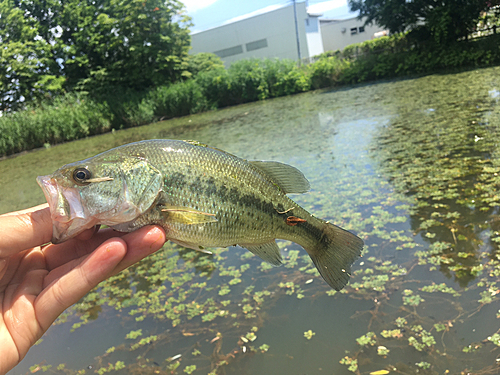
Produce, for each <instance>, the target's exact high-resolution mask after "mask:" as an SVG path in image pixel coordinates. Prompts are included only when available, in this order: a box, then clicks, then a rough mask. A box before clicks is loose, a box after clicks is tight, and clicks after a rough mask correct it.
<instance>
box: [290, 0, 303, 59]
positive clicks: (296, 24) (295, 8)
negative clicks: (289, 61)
mask: <svg viewBox="0 0 500 375" xmlns="http://www.w3.org/2000/svg"><path fill="white" fill-rule="evenodd" d="M292 1H293V15H294V17H295V36H296V38H297V55H298V56H299V65H300V63H301V61H302V56H301V55H300V41H299V24H298V22H297V6H296V2H297V0H292Z"/></svg>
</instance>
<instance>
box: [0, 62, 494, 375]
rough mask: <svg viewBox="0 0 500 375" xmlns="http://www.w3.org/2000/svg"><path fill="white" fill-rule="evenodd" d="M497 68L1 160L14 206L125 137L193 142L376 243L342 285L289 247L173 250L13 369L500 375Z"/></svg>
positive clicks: (102, 291)
mask: <svg viewBox="0 0 500 375" xmlns="http://www.w3.org/2000/svg"><path fill="white" fill-rule="evenodd" d="M498 77H500V68H488V69H482V70H476V71H469V72H465V73H460V74H448V75H433V76H427V77H422V78H418V79H411V80H401V81H391V82H382V83H376V84H371V85H364V86H356V87H348V88H344V89H341V90H337V91H318V92H313V93H307V94H303V95H297V96H293V97H287V98H281V99H276V100H269V101H264V102H258V103H253V104H249V105H242V106H238V107H233V108H228V109H224V110H220V111H215V112H210V113H205V114H201V115H196V116H189V117H184V118H180V119H175V120H171V121H166V122H161V123H156V124H153V125H150V126H144V127H140V128H134V129H129V130H123V131H116V132H114V133H110V134H106V135H102V136H98V137H93V138H89V139H85V140H81V141H76V142H71V143H67V144H63V145H59V146H55V147H50V148H47V149H43V150H37V151H35V152H30V153H26V154H24V155H20V156H17V157H14V158H10V159H5V160H3V161H1V162H0V172H1V173H0V186H1V187H2V195H1V196H0V213H4V212H8V211H11V210H15V209H21V208H25V207H28V206H31V205H35V204H38V203H42V202H43V201H44V198H43V194H42V191H41V190H40V189H39V188H38V186H37V184H36V182H35V177H36V176H37V175H44V174H48V173H51V172H52V171H54V170H55V169H56V168H58V167H59V166H61V165H62V164H65V163H68V162H71V161H75V160H79V159H83V158H86V157H89V156H92V155H94V154H96V153H98V152H101V151H104V150H107V149H109V148H111V147H115V146H118V145H121V144H124V143H128V142H132V141H136V140H141V139H152V138H170V139H192V140H197V141H200V142H203V143H206V144H209V145H211V146H214V147H217V148H220V149H223V150H226V151H228V152H230V153H233V154H236V155H238V156H240V157H243V158H246V159H258V160H277V161H281V162H285V163H289V164H292V165H294V166H296V167H297V168H299V169H300V170H301V171H302V172H303V173H304V174H305V175H306V177H308V179H309V181H310V183H311V187H312V188H311V191H310V192H308V193H306V194H301V195H293V196H292V198H293V199H294V200H295V201H296V202H297V203H299V204H300V205H302V206H303V207H304V208H306V209H308V210H309V211H310V212H312V213H313V214H314V215H316V216H318V217H320V218H323V219H325V220H329V221H331V222H332V223H335V224H337V225H339V226H341V227H343V228H345V229H347V230H350V231H352V232H354V233H356V234H357V235H358V236H360V237H361V238H363V239H364V241H365V250H364V253H363V257H362V258H360V259H359V261H357V262H356V263H355V264H354V266H353V275H352V278H351V280H350V283H349V284H348V285H347V287H346V288H345V289H343V290H342V291H340V292H335V291H333V290H332V289H331V288H329V287H328V285H327V284H326V283H325V282H324V281H323V280H322V279H321V277H320V276H319V274H318V273H317V271H316V269H315V268H314V266H313V265H312V263H311V261H310V260H309V257H308V256H307V254H306V252H305V251H304V250H302V248H300V247H299V246H298V245H296V244H294V243H291V242H287V241H279V246H280V248H281V251H282V254H283V257H284V266H282V267H278V268H273V267H270V266H269V265H268V264H266V263H263V262H262V260H261V259H260V258H258V257H256V256H254V255H253V254H252V253H250V252H249V251H246V250H245V249H242V248H239V247H231V248H229V249H215V250H214V252H213V255H208V254H203V253H200V252H196V251H192V250H186V249H183V248H181V247H178V246H177V245H173V244H171V243H168V244H167V245H166V246H165V247H164V248H163V249H162V250H161V251H159V252H158V253H156V254H154V255H152V256H150V257H149V258H147V259H145V260H143V261H142V262H141V263H139V264H137V265H135V266H133V267H131V268H129V269H128V270H126V271H124V272H122V273H121V274H119V275H117V276H115V277H113V278H112V279H110V280H108V281H106V282H104V283H102V284H101V285H100V287H99V288H97V289H96V290H94V291H93V292H91V293H89V294H88V295H87V296H86V297H85V298H83V299H82V300H81V301H80V302H79V303H78V304H77V305H75V306H74V307H72V308H70V309H68V310H67V311H66V312H65V313H64V315H63V316H61V317H60V318H59V319H58V320H57V321H56V323H55V324H54V326H53V327H51V329H50V330H49V331H48V332H47V333H46V334H45V335H44V337H43V338H42V340H41V341H40V342H39V343H38V344H37V345H36V346H35V347H33V348H32V349H31V351H30V352H29V353H28V355H27V357H26V358H25V359H24V360H23V361H22V363H21V364H20V365H19V366H18V367H17V368H15V369H14V370H12V371H11V372H10V373H9V374H24V373H28V372H32V373H35V372H38V373H42V372H46V373H60V374H76V373H78V374H83V373H86V374H93V373H98V374H104V373H108V372H109V373H115V372H117V373H122V374H125V373H127V374H191V373H192V374H209V373H210V374H227V375H229V374H243V375H244V374H249V375H250V374H290V375H295V374H296V375H299V374H301V375H302V374H346V373H349V372H352V373H356V374H370V373H375V374H387V373H394V374H416V373H419V374H447V373H450V374H458V373H461V372H463V373H464V374H465V373H474V374H491V373H497V372H498V371H500V369H499V367H498V366H499V362H500V331H499V327H500V325H499V323H500V320H499V319H500V309H499V308H500V305H499V304H498V300H499V297H500V279H499V277H500V252H499V243H500V216H499V213H500V212H499V207H500V192H499V184H500V146H499V139H500V105H499V99H500V85H499V83H500V82H499V80H498Z"/></svg>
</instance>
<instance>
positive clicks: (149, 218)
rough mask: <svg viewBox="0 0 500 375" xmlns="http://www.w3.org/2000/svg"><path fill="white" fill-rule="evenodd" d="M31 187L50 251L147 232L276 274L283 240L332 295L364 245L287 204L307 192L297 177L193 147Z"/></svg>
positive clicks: (128, 156) (138, 148) (149, 148)
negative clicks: (99, 228)
mask: <svg viewBox="0 0 500 375" xmlns="http://www.w3.org/2000/svg"><path fill="white" fill-rule="evenodd" d="M37 182H38V184H39V185H40V187H41V188H42V190H43V192H44V195H45V198H46V199H47V202H48V204H49V208H50V213H51V219H52V224H53V236H52V243H54V244H57V243H61V242H64V241H66V240H68V239H70V238H73V237H75V236H77V235H78V234H80V233H81V232H83V231H84V230H86V229H89V228H92V227H94V226H96V225H98V224H102V225H107V226H109V227H111V228H114V229H115V230H117V231H121V232H132V231H134V230H136V229H139V228H141V227H143V226H145V225H150V224H154V225H160V226H162V227H163V228H165V231H166V233H167V239H168V240H170V241H173V242H174V243H177V244H178V245H180V246H184V247H187V248H191V249H195V250H199V251H206V248H214V247H215V248H217V247H229V246H236V245H239V246H241V247H244V248H246V249H248V250H249V251H251V252H252V253H254V254H256V255H258V256H259V257H260V258H262V259H263V260H264V261H266V262H269V263H270V264H272V265H273V266H279V265H281V264H282V262H283V259H282V256H281V253H280V250H279V247H278V245H277V244H276V239H284V240H289V241H292V242H295V243H297V244H299V245H300V246H302V247H303V248H304V249H305V250H306V251H307V253H308V254H309V256H310V257H311V259H312V261H313V263H314V264H315V266H316V268H317V269H318V271H319V273H320V274H321V276H322V277H323V279H324V280H325V281H326V282H327V283H328V285H330V286H331V287H332V288H334V289H335V290H340V289H342V288H343V287H344V286H345V285H346V284H347V282H348V280H349V277H350V274H351V265H352V264H353V263H354V261H355V260H356V259H357V258H358V257H359V256H360V254H361V251H362V249H363V245H364V244H363V240H361V239H360V238H359V237H357V236H356V235H354V234H352V233H351V232H349V231H346V230H344V229H342V228H340V227H338V226H336V225H334V224H331V223H329V222H326V221H324V220H322V219H319V218H316V217H315V216H313V215H311V214H310V213H309V212H307V211H306V210H305V209H304V208H302V207H300V206H299V205H298V204H297V203H295V202H294V201H293V200H292V199H290V198H289V197H288V194H292V193H296V194H299V193H305V192H307V191H309V189H310V184H309V181H308V180H307V179H306V177H305V176H304V175H303V174H302V172H300V171H299V170H298V169H297V168H295V167H293V166H291V165H288V164H284V163H281V162H277V161H260V160H257V161H248V160H245V159H242V158H239V157H237V156H235V155H232V154H230V153H228V152H225V151H223V150H220V149H217V148H215V147H210V146H208V145H205V144H203V143H200V142H196V141H181V140H169V139H156V140H144V141H139V142H134V143H130V144H126V145H123V146H119V147H116V148H113V149H111V150H108V151H105V152H103V153H101V154H98V155H96V156H93V157H90V158H88V159H85V160H81V161H77V162H74V163H70V164H67V165H64V166H63V167H61V168H59V169H58V170H56V171H55V172H54V173H53V174H50V175H46V176H39V177H37Z"/></svg>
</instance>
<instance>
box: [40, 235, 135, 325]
mask: <svg viewBox="0 0 500 375" xmlns="http://www.w3.org/2000/svg"><path fill="white" fill-rule="evenodd" d="M126 253H127V244H126V243H125V241H123V240H122V239H120V238H112V239H110V240H108V241H106V242H104V243H103V244H102V245H101V246H99V248H97V249H96V250H95V251H94V252H93V253H91V254H90V255H88V256H87V257H84V258H82V259H80V260H78V259H75V260H74V261H72V262H70V263H68V264H67V268H71V269H70V270H69V271H68V272H66V273H64V274H63V275H59V276H60V277H58V278H56V279H55V280H53V281H52V282H50V284H49V285H48V286H47V287H45V288H44V290H43V291H42V292H41V293H40V294H39V296H38V298H37V299H36V300H35V311H36V315H37V317H38V321H39V324H40V326H41V327H42V329H43V330H47V329H48V328H49V327H50V325H51V324H52V322H53V321H54V320H55V319H56V318H57V317H58V316H59V315H60V314H61V313H62V312H63V311H64V310H65V309H67V308H68V307H69V306H71V305H72V304H74V303H76V302H77V301H78V300H79V299H80V298H82V297H83V296H84V295H85V294H86V293H88V292H89V291H90V290H92V289H93V288H94V287H95V286H96V285H97V284H99V282H101V281H102V280H104V279H105V278H106V277H108V276H109V275H110V274H111V273H112V272H113V270H114V269H115V268H116V266H117V265H118V264H119V263H120V261H121V260H122V259H123V258H124V257H125V254H126ZM63 267H65V266H63ZM65 268H66V267H65ZM58 271H59V270H58V269H56V270H55V271H53V272H55V273H59V272H58ZM51 277H53V275H52V272H51V273H49V275H47V277H46V280H45V281H44V284H47V280H49V279H50V278H51Z"/></svg>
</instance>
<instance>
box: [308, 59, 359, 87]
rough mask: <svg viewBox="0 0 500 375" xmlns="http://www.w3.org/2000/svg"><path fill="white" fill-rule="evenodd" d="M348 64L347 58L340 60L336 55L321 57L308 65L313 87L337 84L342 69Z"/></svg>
mask: <svg viewBox="0 0 500 375" xmlns="http://www.w3.org/2000/svg"><path fill="white" fill-rule="evenodd" d="M348 66H349V62H348V61H347V60H340V59H339V58H337V57H334V56H329V57H324V58H320V59H319V60H317V61H316V62H314V63H312V64H310V65H309V66H308V67H307V69H308V72H309V79H310V82H311V88H312V89H321V88H325V87H332V86H335V85H337V84H338V82H339V80H340V78H341V75H342V71H343V70H345V69H346V68H347V67H348Z"/></svg>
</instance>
